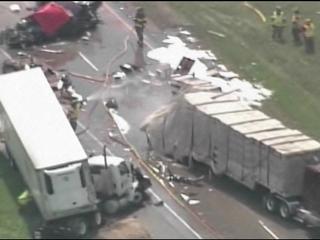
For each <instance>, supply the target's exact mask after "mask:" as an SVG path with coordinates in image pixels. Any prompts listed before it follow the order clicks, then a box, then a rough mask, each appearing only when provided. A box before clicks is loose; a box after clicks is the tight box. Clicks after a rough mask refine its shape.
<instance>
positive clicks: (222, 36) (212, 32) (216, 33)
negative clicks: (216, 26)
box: [208, 30, 226, 38]
mask: <svg viewBox="0 0 320 240" xmlns="http://www.w3.org/2000/svg"><path fill="white" fill-rule="evenodd" d="M208 33H211V34H213V35H215V36H218V37H221V38H225V37H226V35H224V34H222V33H218V32H215V31H212V30H208Z"/></svg>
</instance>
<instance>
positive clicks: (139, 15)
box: [134, 7, 147, 47]
mask: <svg viewBox="0 0 320 240" xmlns="http://www.w3.org/2000/svg"><path fill="white" fill-rule="evenodd" d="M134 23H135V24H134V28H135V30H136V33H137V37H138V45H139V46H140V47H143V30H144V27H145V24H146V23H147V21H146V16H145V14H144V10H143V8H141V7H139V8H137V11H136V16H135V18H134Z"/></svg>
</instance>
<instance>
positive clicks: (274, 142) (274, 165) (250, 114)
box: [142, 91, 320, 227]
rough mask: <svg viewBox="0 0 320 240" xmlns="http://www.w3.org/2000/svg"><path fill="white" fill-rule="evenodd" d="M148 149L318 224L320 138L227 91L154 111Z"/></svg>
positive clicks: (272, 208) (268, 205) (149, 121)
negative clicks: (224, 178) (230, 182)
mask: <svg viewBox="0 0 320 240" xmlns="http://www.w3.org/2000/svg"><path fill="white" fill-rule="evenodd" d="M142 129H143V130H144V131H145V132H146V134H147V138H148V143H149V145H150V148H151V149H153V151H155V152H156V153H158V154H160V155H166V156H170V157H171V158H173V159H175V160H177V161H182V162H185V163H188V164H189V165H190V166H192V164H193V163H194V161H195V162H200V163H202V164H205V165H206V166H207V167H208V171H209V173H210V174H213V175H216V176H221V175H226V176H228V177H230V178H232V179H234V180H235V181H236V182H239V183H240V184H243V185H244V186H246V187H248V188H249V189H251V190H254V191H257V192H258V193H261V195H262V196H263V197H262V203H263V205H264V207H265V208H266V209H267V211H269V212H273V213H278V214H279V215H280V216H281V217H282V218H284V219H295V220H297V221H300V222H303V223H305V224H306V226H309V227H320V221H319V220H320V205H319V202H320V198H319V196H320V193H319V187H320V185H319V184H320V182H319V179H320V163H319V159H320V143H319V142H318V141H316V140H314V139H312V138H310V137H308V136H306V135H304V134H303V133H301V132H300V131H298V130H293V129H289V128H287V127H285V126H284V125H283V124H282V123H281V122H279V121H277V120H275V119H272V118H271V117H269V116H267V115H265V114H264V113H262V112H261V111H258V110H255V109H253V108H252V107H250V106H248V105H247V104H246V103H243V102H242V101H240V98H239V96H237V95H235V94H232V93H229V94H225V93H221V92H219V91H216V92H212V91H211V92H203V91H197V92H192V93H187V94H185V95H184V96H181V97H180V98H179V99H178V100H177V101H175V102H174V103H172V104H171V105H169V106H167V107H164V108H162V109H161V110H159V111H157V112H156V113H154V114H153V115H152V116H150V117H149V118H148V119H147V120H146V122H145V124H144V126H143V128H142Z"/></svg>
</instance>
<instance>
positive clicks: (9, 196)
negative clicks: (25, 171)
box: [0, 155, 30, 239]
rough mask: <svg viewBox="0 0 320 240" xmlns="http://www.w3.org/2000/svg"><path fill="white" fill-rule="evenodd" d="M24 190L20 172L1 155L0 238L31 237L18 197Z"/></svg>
mask: <svg viewBox="0 0 320 240" xmlns="http://www.w3.org/2000/svg"><path fill="white" fill-rule="evenodd" d="M23 190H24V187H23V184H22V180H21V177H20V175H19V173H18V172H17V171H15V170H13V169H12V168H11V167H10V166H9V164H8V161H7V159H5V158H4V157H3V156H1V155H0V238H11V239H16V238H30V237H29V231H28V226H27V222H26V221H25V219H24V217H23V216H22V215H20V213H19V208H18V205H17V201H16V198H17V196H18V195H19V194H20V193H21V192H22V191H23Z"/></svg>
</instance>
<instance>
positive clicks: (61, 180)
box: [44, 164, 91, 212]
mask: <svg viewBox="0 0 320 240" xmlns="http://www.w3.org/2000/svg"><path fill="white" fill-rule="evenodd" d="M44 179H45V185H46V190H47V196H48V204H49V206H50V207H49V208H50V209H51V210H52V211H53V212H60V211H66V210H71V209H74V208H77V207H83V206H87V205H90V204H91V203H90V201H89V196H88V195H89V194H88V190H87V183H86V179H85V175H84V172H83V169H82V167H81V164H73V165H71V166H67V167H63V168H59V169H54V170H45V171H44Z"/></svg>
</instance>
